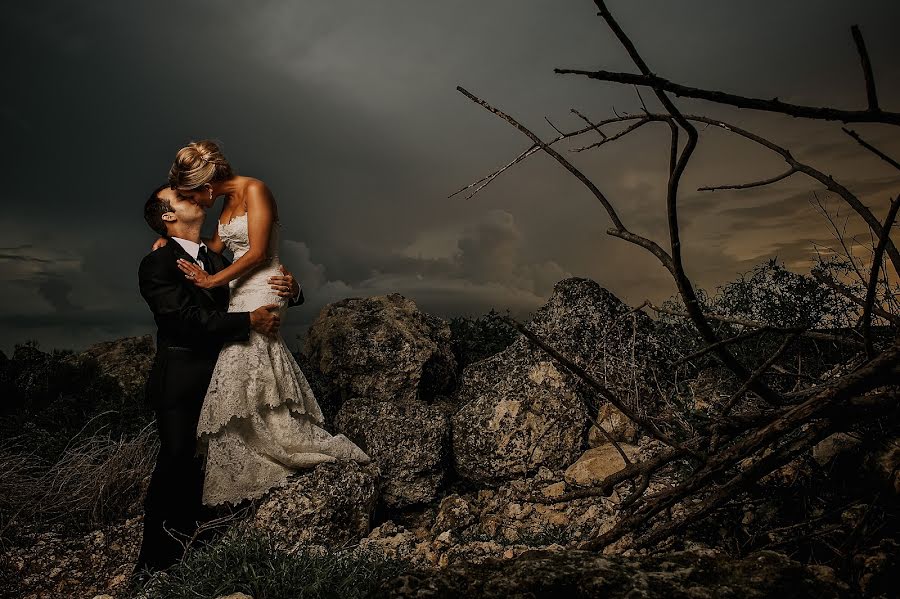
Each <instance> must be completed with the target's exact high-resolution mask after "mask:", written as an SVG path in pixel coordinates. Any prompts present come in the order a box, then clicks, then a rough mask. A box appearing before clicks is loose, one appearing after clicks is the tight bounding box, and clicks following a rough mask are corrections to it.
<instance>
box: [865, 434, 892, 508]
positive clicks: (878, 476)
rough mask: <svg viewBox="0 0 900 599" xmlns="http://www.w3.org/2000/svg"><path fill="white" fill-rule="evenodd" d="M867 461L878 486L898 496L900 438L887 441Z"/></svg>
mask: <svg viewBox="0 0 900 599" xmlns="http://www.w3.org/2000/svg"><path fill="white" fill-rule="evenodd" d="M868 461H869V463H870V465H871V469H872V470H873V471H874V475H875V480H876V481H877V484H878V486H880V487H884V488H887V489H889V490H891V491H892V492H893V493H894V494H895V495H900V438H898V437H894V438H890V439H887V440H886V441H885V442H884V443H883V444H882V445H881V447H879V448H878V449H877V450H876V451H874V452H872V455H871V456H869V459H868Z"/></svg>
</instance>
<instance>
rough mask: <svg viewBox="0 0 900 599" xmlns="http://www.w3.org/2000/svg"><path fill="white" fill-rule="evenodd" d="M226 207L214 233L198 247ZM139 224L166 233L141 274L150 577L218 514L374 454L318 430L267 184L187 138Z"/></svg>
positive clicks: (142, 565) (139, 568)
mask: <svg viewBox="0 0 900 599" xmlns="http://www.w3.org/2000/svg"><path fill="white" fill-rule="evenodd" d="M219 197H223V198H224V202H223V204H222V210H221V213H220V214H219V223H218V226H217V228H216V232H215V234H214V235H213V237H212V238H211V239H201V238H200V229H201V227H202V225H203V219H204V217H205V216H206V211H207V210H208V209H209V208H211V207H212V206H213V204H214V203H215V201H216V199H217V198H219ZM144 220H146V221H147V224H148V225H149V226H150V228H151V229H153V231H155V232H156V233H157V234H158V235H159V236H160V238H159V239H158V240H157V241H156V243H155V244H154V246H153V248H154V249H153V251H152V252H151V253H150V254H148V255H147V256H145V257H144V259H143V260H142V261H141V265H140V268H139V269H138V279H139V283H140V292H141V295H142V296H143V298H144V300H146V302H147V305H148V306H149V307H150V310H151V312H153V318H154V320H155V321H156V325H157V335H156V357H155V358H154V361H153V366H152V369H151V371H150V376H149V378H148V381H147V399H148V402H149V403H150V405H151V407H152V408H153V410H154V411H155V415H156V426H157V430H158V432H159V440H160V449H159V455H158V457H157V460H156V465H155V467H154V469H153V474H152V476H151V478H150V485H149V487H148V489H147V496H146V499H145V501H144V536H143V541H142V543H141V550H140V554H139V556H138V560H137V565H136V566H135V573H139V572H141V573H145V574H146V573H147V572H148V571H154V570H160V569H164V568H167V567H168V566H170V565H172V564H173V563H175V562H176V561H178V560H179V559H180V557H181V555H182V553H183V551H184V546H183V544H182V543H181V542H180V541H179V540H178V538H177V537H178V536H182V537H185V538H191V537H192V535H193V534H194V533H195V532H196V531H197V529H198V527H199V525H200V524H201V523H202V522H204V521H206V520H208V519H209V517H208V516H207V514H209V513H210V511H211V510H210V508H211V506H216V505H222V504H229V505H237V504H239V503H241V502H243V501H245V500H248V499H256V498H259V497H262V496H263V495H264V494H265V493H266V492H267V491H269V490H270V489H272V488H274V487H276V486H279V485H283V484H284V483H285V482H286V481H287V479H288V477H289V476H290V475H291V474H292V473H294V472H296V471H297V470H301V469H305V468H311V467H313V466H315V465H316V464H319V463H322V462H334V461H336V460H354V461H356V462H360V463H368V462H369V461H370V458H369V456H368V455H366V453H365V452H363V450H362V449H360V448H359V447H358V446H356V445H355V444H354V443H353V442H352V441H351V440H350V439H348V438H347V437H345V436H344V435H341V434H338V435H334V436H332V435H331V434H329V433H328V432H327V431H326V430H325V429H324V424H325V423H324V420H323V417H322V411H321V409H320V408H319V405H318V403H317V402H316V398H315V396H314V395H313V392H312V390H311V389H310V386H309V383H308V382H307V380H306V377H305V376H304V375H303V373H302V372H301V371H300V367H299V366H298V365H297V362H296V360H295V359H294V357H293V355H292V354H291V353H290V351H289V350H288V348H287V346H286V345H285V343H284V340H283V339H282V338H281V336H280V335H279V334H278V328H279V326H280V324H281V321H282V319H283V317H284V315H285V312H286V311H287V308H288V307H289V306H296V305H299V304H302V303H303V301H304V298H303V291H302V289H301V288H300V285H299V284H298V283H297V281H296V280H295V279H294V278H293V276H292V275H291V274H290V272H289V271H288V270H287V269H285V268H284V267H283V266H282V265H281V262H280V260H279V257H278V250H279V235H280V223H279V219H278V207H277V206H276V204H275V198H274V197H273V196H272V193H271V192H270V191H269V188H268V187H267V186H266V185H265V183H263V182H262V181H260V180H258V179H254V178H252V177H244V176H239V175H237V174H236V173H235V171H234V169H233V168H232V167H231V165H230V164H229V163H228V161H227V160H226V159H225V156H223V155H222V153H221V151H220V150H219V148H218V146H217V145H216V144H215V143H213V142H211V141H199V142H192V143H190V144H189V145H187V146H185V147H184V148H181V150H179V151H178V153H177V154H176V156H175V162H174V163H173V164H172V168H171V169H170V171H169V180H168V183H167V184H166V185H163V186H161V187H159V188H158V189H156V190H155V191H154V192H153V193H152V194H151V195H150V198H149V199H148V200H147V201H146V203H145V205H144ZM226 248H227V249H228V250H229V251H230V252H231V253H232V255H233V261H232V262H229V260H228V259H227V258H226V257H225V256H224V255H222V252H223V250H225V249H226ZM173 533H175V534H173Z"/></svg>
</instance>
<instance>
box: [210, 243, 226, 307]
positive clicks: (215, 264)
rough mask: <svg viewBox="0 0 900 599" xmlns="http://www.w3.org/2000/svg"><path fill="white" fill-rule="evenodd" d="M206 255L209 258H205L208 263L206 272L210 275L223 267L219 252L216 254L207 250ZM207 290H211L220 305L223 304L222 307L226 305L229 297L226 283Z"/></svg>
mask: <svg viewBox="0 0 900 599" xmlns="http://www.w3.org/2000/svg"><path fill="white" fill-rule="evenodd" d="M206 255H207V257H208V258H209V260H207V262H209V264H207V265H206V272H208V273H209V274H211V275H214V274H216V273H217V272H219V271H220V270H222V269H223V268H225V263H224V260H223V259H222V256H221V254H217V253H215V252H213V251H211V250H207V254H206ZM209 291H212V293H213V296H214V297H215V299H216V301H217V302H218V303H219V304H220V305H221V306H223V307H227V306H228V299H229V287H228V285H222V286H221V287H214V288H213V289H210V290H209Z"/></svg>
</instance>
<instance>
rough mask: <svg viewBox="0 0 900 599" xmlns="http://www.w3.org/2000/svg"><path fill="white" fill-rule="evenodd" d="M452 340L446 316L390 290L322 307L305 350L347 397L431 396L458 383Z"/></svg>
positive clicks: (428, 399) (310, 330)
mask: <svg viewBox="0 0 900 599" xmlns="http://www.w3.org/2000/svg"><path fill="white" fill-rule="evenodd" d="M450 341H451V334H450V327H449V325H448V324H447V323H446V322H445V321H443V320H441V319H440V318H438V317H436V316H431V315H429V314H425V313H424V312H421V311H420V310H419V309H418V308H417V307H416V304H415V302H413V301H412V300H409V299H407V298H405V297H403V296H402V295H400V294H397V293H391V294H388V295H379V296H374V297H368V298H348V299H344V300H341V301H338V302H335V303H333V304H328V305H327V306H325V307H324V308H322V310H321V312H319V315H318V316H317V317H316V320H315V321H314V322H313V324H312V325H311V326H310V329H309V334H308V335H307V338H306V345H305V348H304V353H305V354H306V355H307V356H309V359H310V362H311V363H312V364H313V365H314V366H315V367H316V368H317V369H318V370H319V371H321V372H322V373H323V374H324V375H325V376H326V377H328V379H329V380H330V381H331V384H332V385H334V386H335V387H336V389H337V390H338V391H339V392H340V395H341V397H342V399H344V400H346V399H349V398H351V397H368V398H370V399H380V400H390V401H402V400H409V399H422V400H425V401H430V400H431V399H433V398H434V397H435V396H437V395H440V394H445V393H447V392H449V391H451V390H452V389H453V387H454V385H455V382H456V359H455V358H454V356H453V351H452V349H451V344H450Z"/></svg>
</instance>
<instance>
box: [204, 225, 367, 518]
mask: <svg viewBox="0 0 900 599" xmlns="http://www.w3.org/2000/svg"><path fill="white" fill-rule="evenodd" d="M219 236H220V237H221V238H222V241H224V242H225V245H226V246H227V247H228V249H230V250H231V251H232V252H234V259H235V260H237V259H238V258H240V256H241V255H243V254H244V253H245V252H246V251H247V250H248V249H249V248H250V240H249V235H248V232H247V215H246V214H244V215H242V216H238V217H236V218H234V219H233V220H232V221H231V222H229V223H228V224H225V225H223V224H221V223H220V224H219ZM278 237H279V226H278V223H275V224H273V226H272V234H271V236H270V241H269V256H270V257H271V258H270V260H268V261H267V262H265V263H263V264H262V265H260V266H259V267H257V268H255V269H254V270H252V271H250V272H249V273H248V274H246V275H244V276H242V277H240V278H238V279H236V280H234V281H232V282H231V283H230V287H231V301H230V303H229V305H228V311H229V312H251V311H253V310H255V309H256V308H258V307H260V306H264V305H266V304H278V305H279V306H280V307H281V317H282V322H283V321H284V315H285V314H284V313H285V311H286V308H287V303H288V302H287V298H282V297H279V296H278V295H277V294H276V293H275V292H274V291H273V290H272V289H271V288H270V287H269V283H268V279H269V277H271V276H274V275H280V274H281V272H280V271H279V269H278V267H279V265H280V262H279V260H278ZM323 425H324V421H323V419H322V411H321V409H320V408H319V404H318V403H317V402H316V398H315V396H314V395H313V392H312V389H310V387H309V383H308V382H307V380H306V377H305V376H303V373H302V372H301V371H300V367H299V366H298V365H297V362H296V360H294V356H292V355H291V352H290V351H289V350H288V348H287V346H286V345H285V343H284V341H283V340H282V338H281V336H280V335H279V336H278V337H277V338H275V339H273V338H271V337H266V336H265V335H262V334H260V333H257V332H256V331H252V330H251V331H250V338H249V340H248V341H246V342H244V343H229V344H227V345H226V346H225V347H224V348H223V349H222V351H221V353H219V359H218V361H217V362H216V366H215V369H214V371H213V375H212V380H211V381H210V383H209V388H208V389H207V392H206V398H205V399H204V401H203V408H202V410H201V412H200V421H199V425H198V427H197V437H198V441H199V451H200V453H201V454H205V456H206V470H205V474H204V482H203V503H204V504H206V505H218V504H221V503H225V502H228V503H232V504H237V503H240V502H241V501H243V500H245V499H255V498H257V497H261V496H262V495H263V494H265V493H266V491H268V490H269V489H271V488H273V487H275V486H278V485H281V484H283V483H284V482H285V481H286V480H287V478H288V476H290V475H291V474H292V473H294V472H295V471H297V470H299V469H303V468H310V467H312V466H315V465H316V464H319V463H322V462H333V461H336V460H338V459H346V460H354V461H357V462H360V463H368V462H369V461H370V458H369V456H368V455H366V454H365V453H364V452H363V451H362V449H360V448H359V447H357V446H356V445H355V444H354V443H353V442H352V441H351V440H350V439H348V438H347V437H345V436H344V435H340V434H339V435H331V434H329V433H328V432H327V431H326V430H325V429H324V428H322V427H323Z"/></svg>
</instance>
